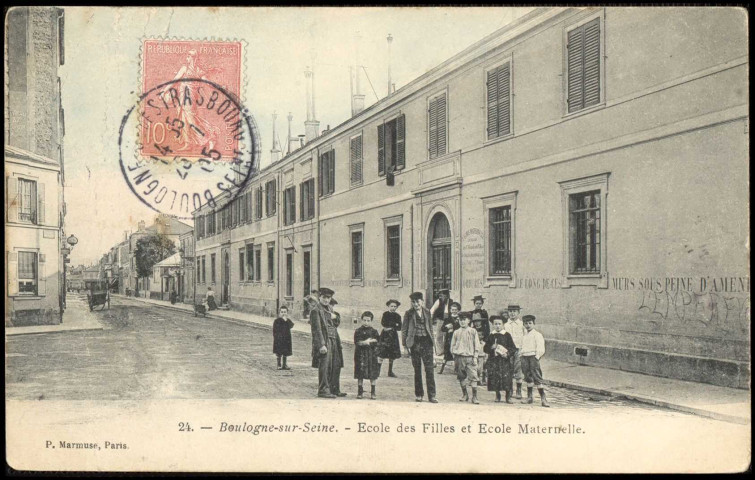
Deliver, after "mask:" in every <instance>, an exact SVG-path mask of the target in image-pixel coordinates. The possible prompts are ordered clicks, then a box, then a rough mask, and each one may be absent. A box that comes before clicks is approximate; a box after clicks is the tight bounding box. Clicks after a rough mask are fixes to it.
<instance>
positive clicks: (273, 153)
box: [270, 112, 281, 163]
mask: <svg viewBox="0 0 755 480" xmlns="http://www.w3.org/2000/svg"><path fill="white" fill-rule="evenodd" d="M276 118H278V114H277V113H275V112H273V148H272V149H271V150H270V160H271V163H275V162H277V161H278V160H280V158H281V151H280V149H279V148H278V146H279V145H278V134H277V133H276V132H275V119H276Z"/></svg>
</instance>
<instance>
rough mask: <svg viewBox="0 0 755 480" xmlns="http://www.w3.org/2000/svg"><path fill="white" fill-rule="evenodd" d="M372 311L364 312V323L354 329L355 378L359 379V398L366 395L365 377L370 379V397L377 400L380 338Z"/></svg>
mask: <svg viewBox="0 0 755 480" xmlns="http://www.w3.org/2000/svg"><path fill="white" fill-rule="evenodd" d="M372 319H373V315H372V312H369V311H367V312H364V313H363V314H362V325H361V326H360V327H359V328H357V329H356V330H355V331H354V378H356V379H357V382H358V386H359V391H358V392H357V398H362V396H363V395H364V379H365V378H366V379H368V380H369V381H370V399H372V400H375V399H376V398H377V397H376V396H375V381H376V380H377V378H378V377H379V376H380V364H379V363H378V351H377V344H378V340H379V338H380V335H379V334H378V331H377V330H375V329H374V328H373V327H372V325H371V323H372Z"/></svg>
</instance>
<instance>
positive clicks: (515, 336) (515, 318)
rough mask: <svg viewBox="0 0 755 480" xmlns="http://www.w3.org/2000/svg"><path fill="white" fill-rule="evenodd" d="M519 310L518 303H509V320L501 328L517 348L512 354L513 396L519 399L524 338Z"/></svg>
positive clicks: (520, 394)
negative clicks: (514, 389)
mask: <svg viewBox="0 0 755 480" xmlns="http://www.w3.org/2000/svg"><path fill="white" fill-rule="evenodd" d="M520 311H521V309H520V308H519V305H509V308H508V316H509V321H508V322H506V324H505V325H504V326H503V328H504V330H506V331H507V332H508V333H509V335H511V338H512V340H514V345H515V346H516V348H517V350H516V354H515V355H514V381H515V382H516V394H515V395H514V398H518V399H520V400H521V398H522V379H523V378H524V375H523V374H522V339H523V338H524V324H523V323H522V319H521V318H519V312H520Z"/></svg>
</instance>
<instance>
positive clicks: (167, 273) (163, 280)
mask: <svg viewBox="0 0 755 480" xmlns="http://www.w3.org/2000/svg"><path fill="white" fill-rule="evenodd" d="M180 270H181V254H180V253H178V252H176V253H174V254H173V255H171V256H170V257H168V258H166V259H164V260H161V261H159V262H157V263H156V264H155V266H154V267H152V282H151V284H150V290H149V296H150V298H154V299H156V300H170V292H172V291H173V290H175V291H176V293H178V279H179V278H180V277H179V272H180Z"/></svg>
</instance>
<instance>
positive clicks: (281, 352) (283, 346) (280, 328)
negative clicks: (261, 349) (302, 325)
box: [273, 305, 294, 370]
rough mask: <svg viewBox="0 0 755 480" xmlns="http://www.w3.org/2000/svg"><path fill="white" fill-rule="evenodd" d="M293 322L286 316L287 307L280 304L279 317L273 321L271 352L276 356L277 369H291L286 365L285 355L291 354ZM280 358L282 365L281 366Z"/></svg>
mask: <svg viewBox="0 0 755 480" xmlns="http://www.w3.org/2000/svg"><path fill="white" fill-rule="evenodd" d="M293 327H294V322H292V321H291V319H289V318H288V307H286V306H285V305H282V306H281V308H280V317H278V318H276V319H275V321H274V322H273V353H274V354H275V356H276V357H278V370H291V369H290V368H289V367H288V365H286V357H290V356H291V329H292V328H293ZM281 359H283V365H282V366H281Z"/></svg>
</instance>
